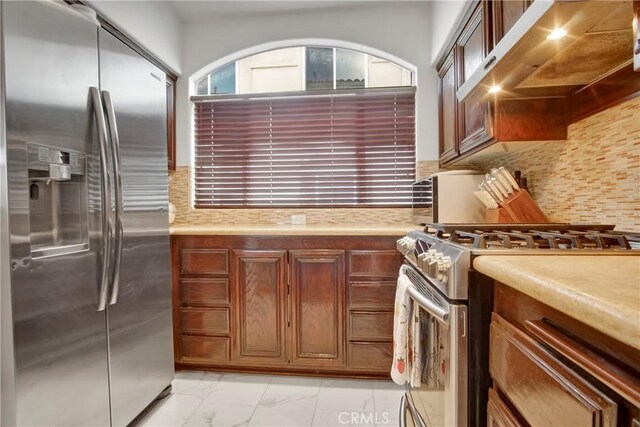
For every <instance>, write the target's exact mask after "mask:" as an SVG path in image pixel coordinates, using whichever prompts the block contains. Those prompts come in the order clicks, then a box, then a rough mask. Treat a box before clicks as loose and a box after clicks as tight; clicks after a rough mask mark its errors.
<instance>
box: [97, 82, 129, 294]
mask: <svg viewBox="0 0 640 427" xmlns="http://www.w3.org/2000/svg"><path fill="white" fill-rule="evenodd" d="M102 99H103V101H104V107H105V110H106V114H107V122H108V124H109V137H110V142H111V153H112V156H113V179H114V183H115V201H116V221H115V250H114V260H113V275H112V284H111V296H110V298H109V305H113V304H115V303H117V302H118V294H119V291H120V262H121V261H122V239H123V237H124V227H123V225H122V218H123V217H124V202H123V196H122V167H121V163H120V138H119V135H118V124H117V122H116V112H115V109H114V108H113V101H112V100H111V94H110V93H109V91H106V90H103V91H102Z"/></svg>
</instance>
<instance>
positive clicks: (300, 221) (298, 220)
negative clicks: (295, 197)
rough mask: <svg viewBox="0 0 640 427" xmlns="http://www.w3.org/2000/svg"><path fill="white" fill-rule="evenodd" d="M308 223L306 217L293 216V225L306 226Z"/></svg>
mask: <svg viewBox="0 0 640 427" xmlns="http://www.w3.org/2000/svg"><path fill="white" fill-rule="evenodd" d="M306 223H307V216H306V215H291V225H305V224H306Z"/></svg>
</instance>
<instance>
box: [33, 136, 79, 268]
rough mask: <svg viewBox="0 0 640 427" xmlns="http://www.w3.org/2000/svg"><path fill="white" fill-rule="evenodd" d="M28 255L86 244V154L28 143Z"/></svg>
mask: <svg viewBox="0 0 640 427" xmlns="http://www.w3.org/2000/svg"><path fill="white" fill-rule="evenodd" d="M28 153H29V154H28V159H29V160H28V169H29V220H30V226H31V235H30V238H31V256H32V257H33V258H39V257H45V256H53V255H62V254H66V253H73V252H79V251H83V250H86V249H88V248H89V225H88V200H87V198H88V195H87V156H86V154H85V153H82V152H78V151H73V150H67V149H61V148H57V147H50V146H45V145H40V144H28Z"/></svg>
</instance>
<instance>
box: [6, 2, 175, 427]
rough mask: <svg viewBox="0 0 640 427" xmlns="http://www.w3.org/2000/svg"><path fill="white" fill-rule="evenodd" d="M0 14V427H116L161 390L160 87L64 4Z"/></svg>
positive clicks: (164, 308) (169, 354)
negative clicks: (14, 426) (27, 426)
mask: <svg viewBox="0 0 640 427" xmlns="http://www.w3.org/2000/svg"><path fill="white" fill-rule="evenodd" d="M0 8H1V9H0V16H1V24H0V25H1V28H0V30H1V31H0V33H1V37H2V45H1V46H2V61H3V65H2V74H3V75H4V76H3V78H2V90H0V95H1V100H0V114H1V117H0V119H1V120H2V123H0V174H2V176H1V177H0V209H1V212H0V213H1V215H2V217H1V218H0V227H2V230H0V231H2V242H1V243H0V255H2V256H3V259H2V260H1V261H2V270H0V277H2V278H3V280H2V283H1V286H2V288H1V289H0V291H1V294H0V295H1V297H2V298H1V300H0V316H1V322H0V325H1V336H0V343H1V345H2V348H1V349H2V352H1V355H2V356H1V359H0V363H1V365H2V370H1V372H0V378H1V381H2V389H1V395H0V396H1V400H2V406H1V407H0V417H1V421H2V425H47V426H51V425H64V426H90V425H96V426H106V425H114V426H122V425H126V424H128V423H130V422H131V421H132V420H133V419H134V418H135V417H136V416H137V415H138V414H139V413H140V412H141V411H142V410H143V409H144V408H145V407H147V406H148V405H149V404H150V403H152V402H153V400H154V399H155V398H156V397H157V396H159V395H161V394H162V393H163V392H166V391H167V390H168V387H169V385H170V383H171V381H172V379H173V376H174V371H173V344H172V330H171V328H172V317H171V285H170V274H171V273H170V264H169V263H170V258H169V236H168V212H167V204H168V180H167V167H166V164H167V161H166V156H167V153H166V82H165V75H164V73H163V72H162V71H161V70H159V69H158V68H157V67H155V66H154V65H152V64H151V63H149V62H148V61H146V60H145V59H144V58H142V57H141V56H140V55H138V54H137V53H136V52H134V51H133V50H132V49H130V48H129V47H128V46H126V45H125V44H124V43H122V42H121V41H119V40H118V39H117V38H115V37H114V36H113V35H111V34H110V33H108V32H107V31H105V30H104V29H102V28H100V26H99V24H98V22H97V21H96V20H95V17H93V18H92V17H91V16H90V15H87V14H82V13H78V12H77V11H76V10H74V9H72V7H71V6H68V5H66V4H64V3H61V2H53V1H15V2H13V1H10V2H1V4H0Z"/></svg>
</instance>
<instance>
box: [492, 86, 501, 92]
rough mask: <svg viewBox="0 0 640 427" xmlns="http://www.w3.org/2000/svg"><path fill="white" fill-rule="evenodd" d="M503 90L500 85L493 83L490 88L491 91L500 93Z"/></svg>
mask: <svg viewBox="0 0 640 427" xmlns="http://www.w3.org/2000/svg"><path fill="white" fill-rule="evenodd" d="M501 90H502V88H501V87H500V86H498V85H493V86H491V87H490V88H489V93H498V92H500V91H501Z"/></svg>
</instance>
